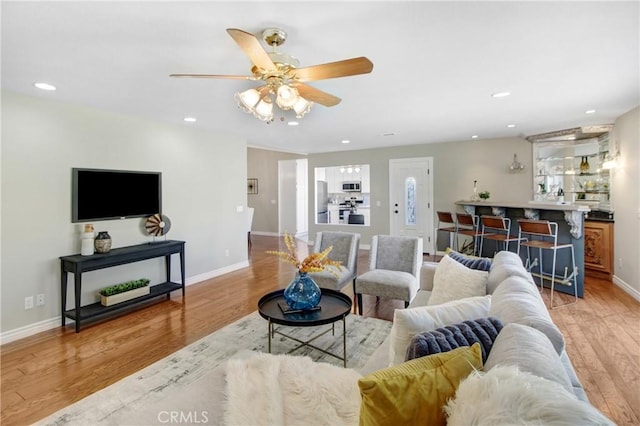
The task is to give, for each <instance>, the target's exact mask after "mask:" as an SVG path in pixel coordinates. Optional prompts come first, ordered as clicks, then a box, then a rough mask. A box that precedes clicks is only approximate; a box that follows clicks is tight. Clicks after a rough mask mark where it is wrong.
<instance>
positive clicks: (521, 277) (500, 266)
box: [360, 251, 588, 402]
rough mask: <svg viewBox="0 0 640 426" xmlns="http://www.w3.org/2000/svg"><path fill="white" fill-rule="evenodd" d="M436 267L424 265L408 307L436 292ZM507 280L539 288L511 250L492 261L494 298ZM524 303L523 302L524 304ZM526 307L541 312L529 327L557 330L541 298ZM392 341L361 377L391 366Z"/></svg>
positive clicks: (563, 356)
mask: <svg viewBox="0 0 640 426" xmlns="http://www.w3.org/2000/svg"><path fill="white" fill-rule="evenodd" d="M437 266H438V263H435V262H425V263H424V264H423V266H422V270H421V272H420V290H419V291H418V294H417V295H416V297H415V298H414V299H413V301H412V302H411V304H410V305H409V309H411V308H416V307H420V306H426V305H427V303H428V301H429V298H430V296H431V292H432V290H433V280H434V276H435V272H436V268H437ZM508 278H510V279H511V280H510V281H511V282H512V283H517V284H519V285H522V286H523V287H524V286H532V287H534V288H535V287H536V285H535V283H534V282H533V279H532V277H531V274H529V273H528V272H527V271H526V270H525V268H524V266H523V265H522V261H521V260H520V258H519V257H518V256H517V255H516V254H515V253H512V252H508V251H501V252H498V253H497V254H496V256H495V258H494V259H493V262H492V265H491V269H490V271H489V277H488V281H487V294H491V295H493V294H494V292H495V291H496V289H497V288H498V286H499V285H500V284H502V283H503V282H504V281H505V280H507V279H508ZM517 284H516V285H517ZM536 291H537V288H536ZM496 302H497V301H496V300H495V297H494V298H493V299H492V304H495V303H496ZM521 302H522V303H524V302H523V301H521ZM515 303H518V299H517V298H516V299H515ZM513 308H514V309H517V306H513ZM527 308H528V309H532V308H533V309H538V310H539V312H537V314H538V315H539V318H532V316H531V315H528V317H527V318H525V319H524V320H523V322H524V323H529V324H527V325H530V324H532V323H535V322H538V324H539V323H540V322H544V321H545V320H548V321H549V322H550V323H551V324H550V325H548V327H547V328H555V326H554V325H553V324H552V320H551V317H550V316H549V314H548V311H547V309H546V308H545V305H544V302H543V300H542V297H540V298H539V303H537V304H536V303H535V302H534V303H533V304H531V303H529V304H528V305H527ZM494 316H496V317H497V318H498V319H500V320H501V321H503V323H506V322H508V318H500V315H494ZM545 325H546V324H545ZM540 328H544V327H540ZM553 331H557V333H560V331H559V330H557V328H556V330H553ZM560 335H561V333H560ZM389 340H390V339H389V338H387V339H386V340H385V342H384V343H383V344H382V345H381V346H380V347H379V348H378V349H377V350H376V351H375V352H374V353H373V355H372V356H371V358H370V359H369V360H368V362H367V363H366V364H365V365H364V366H363V367H362V368H361V369H360V373H361V374H363V375H365V374H369V373H371V372H373V371H376V370H379V369H381V368H384V367H387V366H388V365H389V344H390V342H389ZM559 345H563V342H558V343H557V344H556V345H555V346H559ZM560 352H561V353H560V361H561V362H562V365H563V366H564V369H565V371H566V373H567V375H568V377H569V379H570V381H571V385H572V387H573V392H574V394H575V395H576V396H577V397H578V398H579V399H580V400H582V401H586V402H588V398H587V394H586V393H585V391H584V388H583V387H582V384H581V383H580V380H579V379H578V376H577V375H576V372H575V370H574V368H573V366H572V364H571V361H570V359H569V356H568V355H567V352H566V351H565V350H564V349H561V350H560Z"/></svg>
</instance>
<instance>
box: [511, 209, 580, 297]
mask: <svg viewBox="0 0 640 426" xmlns="http://www.w3.org/2000/svg"><path fill="white" fill-rule="evenodd" d="M518 226H519V232H518V237H521V238H522V240H521V241H520V244H519V245H518V254H520V247H523V246H524V247H526V248H527V261H526V267H527V269H528V270H529V272H530V273H531V275H532V276H538V277H540V289H541V290H543V289H544V281H543V280H544V279H547V280H550V281H551V296H550V302H549V307H550V308H551V309H554V308H559V307H560V306H554V305H553V292H554V286H555V283H556V281H558V282H559V283H560V284H561V285H569V286H570V285H573V292H574V301H573V302H571V303H567V304H564V305H561V306H566V305H571V304H573V303H576V302H577V301H578V283H577V276H578V268H577V267H576V257H575V253H574V250H573V244H571V242H569V243H561V244H558V224H557V223H555V222H549V221H547V220H527V219H518ZM531 248H533V249H536V248H537V249H538V258H537V259H536V260H535V261H534V262H532V261H531V250H530V249H531ZM562 249H568V250H571V264H570V265H567V266H565V268H564V274H563V275H562V276H560V277H558V276H557V274H556V253H557V251H558V250H562ZM542 250H551V251H552V253H553V257H552V261H551V269H550V271H549V272H545V270H544V268H543V265H542ZM536 262H538V266H539V268H538V273H535V272H533V268H534V266H535V264H536ZM569 267H571V272H569ZM572 281H573V282H572Z"/></svg>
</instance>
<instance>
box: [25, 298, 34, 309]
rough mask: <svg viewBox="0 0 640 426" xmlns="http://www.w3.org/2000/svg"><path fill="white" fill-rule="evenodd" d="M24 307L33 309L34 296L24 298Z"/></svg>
mask: <svg viewBox="0 0 640 426" xmlns="http://www.w3.org/2000/svg"><path fill="white" fill-rule="evenodd" d="M24 309H25V310H27V309H33V296H29V297H25V298H24Z"/></svg>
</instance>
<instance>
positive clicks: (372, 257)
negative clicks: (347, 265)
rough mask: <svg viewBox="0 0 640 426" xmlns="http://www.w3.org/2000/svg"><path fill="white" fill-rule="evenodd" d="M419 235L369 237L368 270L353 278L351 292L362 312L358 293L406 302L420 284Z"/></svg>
mask: <svg viewBox="0 0 640 426" xmlns="http://www.w3.org/2000/svg"><path fill="white" fill-rule="evenodd" d="M421 266H422V238H418V237H399V236H392V235H375V236H374V237H373V238H372V239H371V251H370V252H369V271H368V272H365V273H364V274H362V275H360V276H359V277H358V278H357V279H356V283H355V288H354V293H355V295H356V299H357V303H358V312H360V315H362V295H363V294H371V295H374V296H376V297H378V298H380V297H383V298H387V299H398V300H404V306H405V307H407V306H409V303H411V301H412V300H413V298H414V297H415V295H416V293H417V292H418V289H419V288H420V267H421Z"/></svg>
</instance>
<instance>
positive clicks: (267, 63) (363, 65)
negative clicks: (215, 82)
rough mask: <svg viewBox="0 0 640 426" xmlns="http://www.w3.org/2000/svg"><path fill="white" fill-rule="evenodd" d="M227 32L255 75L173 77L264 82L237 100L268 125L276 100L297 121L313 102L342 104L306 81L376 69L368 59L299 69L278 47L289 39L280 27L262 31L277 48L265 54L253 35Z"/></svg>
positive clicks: (329, 105) (328, 105)
mask: <svg viewBox="0 0 640 426" xmlns="http://www.w3.org/2000/svg"><path fill="white" fill-rule="evenodd" d="M227 33H229V35H230V36H231V38H233V40H234V41H235V42H236V43H237V44H238V45H239V46H240V48H241V49H242V50H243V51H244V53H245V54H246V55H247V56H248V57H249V59H250V60H251V62H252V63H253V67H252V68H251V73H252V75H248V76H243V75H216V74H170V76H171V77H194V78H226V79H235V80H253V81H260V82H262V85H261V86H259V87H257V88H255V89H249V90H246V91H244V92H239V93H236V95H235V98H236V101H237V102H238V106H239V107H240V108H241V109H242V110H244V111H245V112H247V113H252V114H253V115H254V116H255V117H257V118H259V119H260V120H262V121H265V122H267V123H270V122H272V121H273V99H272V98H275V102H276V104H277V105H278V107H280V108H281V109H282V110H293V111H294V112H295V114H296V117H297V118H302V117H303V116H304V115H305V114H306V113H307V112H309V110H310V109H311V106H312V104H313V102H316V103H319V104H320V105H324V106H326V107H332V106H335V105H338V104H339V103H340V101H341V99H340V98H338V97H337V96H334V95H331V94H329V93H326V92H323V91H321V90H318V89H316V88H314V87H312V86H309V85H307V84H305V83H306V82H309V81H317V80H325V79H329V78H338V77H348V76H352V75H359V74H367V73H370V72H371V70H372V69H373V63H372V62H371V61H370V60H369V59H367V58H365V57H358V58H352V59H345V60H342V61H337V62H330V63H326V64H320V65H313V66H309V67H303V68H298V65H299V64H300V62H299V61H298V59H297V58H295V57H293V56H291V55H287V54H286V53H282V52H278V51H277V48H278V46H281V45H282V44H283V43H284V42H285V41H286V39H287V33H286V32H285V31H283V30H281V29H279V28H267V29H266V30H264V31H263V32H262V39H263V40H264V41H265V43H266V44H268V45H269V46H271V47H272V48H273V51H272V52H267V51H265V49H264V48H263V47H262V45H261V44H260V42H259V41H258V39H257V38H256V37H255V36H254V35H253V34H251V33H248V32H246V31H243V30H239V29H236V28H228V29H227Z"/></svg>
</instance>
